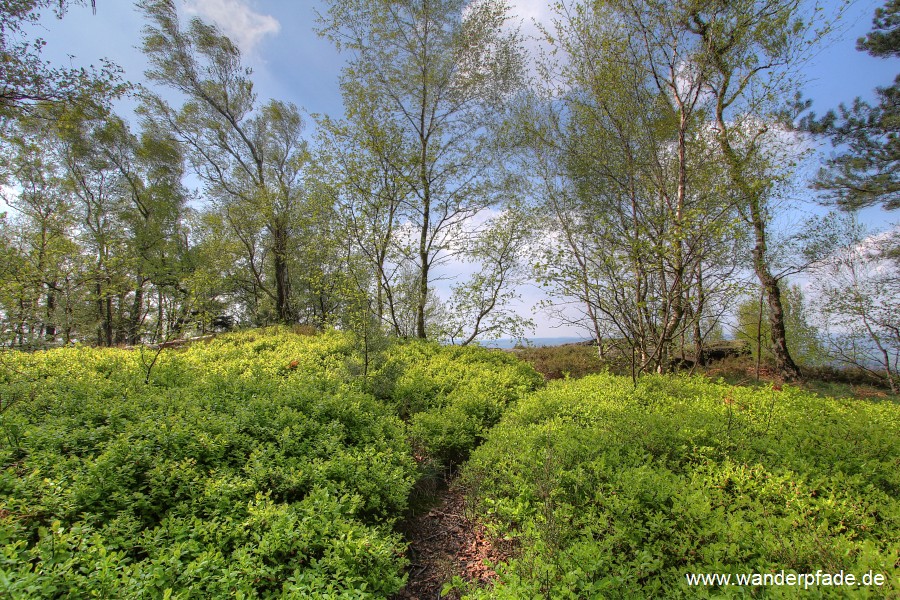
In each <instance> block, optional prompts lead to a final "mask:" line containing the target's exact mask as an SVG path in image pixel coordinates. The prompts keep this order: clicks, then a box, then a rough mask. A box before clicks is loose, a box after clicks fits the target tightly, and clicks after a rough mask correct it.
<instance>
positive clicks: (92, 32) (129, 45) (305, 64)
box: [35, 0, 898, 337]
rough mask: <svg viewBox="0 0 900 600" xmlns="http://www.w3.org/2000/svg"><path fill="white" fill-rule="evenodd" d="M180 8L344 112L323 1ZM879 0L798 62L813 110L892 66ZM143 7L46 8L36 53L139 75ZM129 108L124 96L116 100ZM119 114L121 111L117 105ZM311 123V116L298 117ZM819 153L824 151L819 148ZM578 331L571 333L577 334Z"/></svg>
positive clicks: (867, 88) (875, 218) (299, 100)
mask: <svg viewBox="0 0 900 600" xmlns="http://www.w3.org/2000/svg"><path fill="white" fill-rule="evenodd" d="M176 1H177V2H178V6H179V10H180V11H183V14H185V15H199V16H200V17H202V18H204V19H205V20H210V21H213V22H216V23H217V24H218V25H219V26H220V27H221V28H222V30H223V31H224V32H225V33H226V34H228V35H229V36H230V37H232V39H233V40H235V41H236V42H237V43H238V45H239V46H240V47H241V49H242V51H243V52H244V57H245V62H246V64H248V65H249V66H251V67H252V68H253V70H254V81H255V85H256V90H257V92H258V94H259V96H260V99H261V100H265V99H267V98H277V99H280V100H286V101H291V102H294V103H295V104H296V105H297V106H298V107H300V108H301V110H305V111H306V112H308V113H324V114H329V115H331V116H339V115H340V114H341V113H342V112H343V107H342V104H341V98H340V92H339V89H338V76H339V73H340V70H341V67H342V66H343V62H344V57H342V56H341V55H340V54H339V53H338V52H337V51H336V50H335V49H334V48H333V46H332V45H331V44H330V43H329V42H328V41H327V40H324V39H322V38H320V37H319V36H317V35H316V33H315V32H314V27H315V25H316V23H315V18H316V9H319V10H324V6H323V3H322V2H318V1H303V0H299V1H288V0H176ZM509 3H510V5H511V7H512V13H513V14H514V15H516V16H517V17H519V18H521V19H523V21H524V22H523V31H524V32H525V33H526V34H528V33H534V32H535V28H534V27H533V25H532V24H531V22H532V20H533V19H537V20H538V21H544V22H545V21H546V19H547V18H548V16H549V14H550V10H549V8H548V5H549V0H510V2H509ZM882 4H883V2H878V1H875V0H856V1H853V2H850V3H849V4H848V5H847V10H846V13H845V15H844V17H843V19H842V21H841V24H840V27H839V29H840V31H839V32H838V33H837V34H835V35H833V36H832V37H831V39H830V40H829V43H828V45H826V46H825V47H824V48H822V50H821V51H820V52H819V53H818V54H817V55H816V56H815V57H814V59H813V60H812V61H811V62H810V63H809V64H808V65H807V66H806V68H805V70H804V75H805V77H806V79H807V82H808V83H807V84H806V86H805V88H804V93H805V96H806V97H808V98H810V99H811V100H812V101H813V108H814V110H815V111H816V112H818V113H819V114H821V113H824V112H825V111H826V110H828V109H830V108H834V107H836V106H837V105H838V104H839V103H841V102H844V103H849V102H851V101H852V100H853V98H855V97H856V96H862V97H864V98H871V97H872V96H873V90H874V88H875V87H876V86H879V85H888V84H889V83H890V82H891V81H892V80H893V78H894V76H895V75H896V74H897V66H898V65H897V63H896V62H895V61H894V60H892V59H877V58H873V57H870V56H869V55H867V54H865V53H862V52H858V51H856V49H855V44H856V39H857V38H859V37H861V36H863V35H865V34H866V33H867V32H868V31H869V30H870V29H871V22H872V15H873V12H874V10H875V8H876V7H878V6H881V5H882ZM823 5H824V7H825V12H826V13H827V14H834V13H836V12H837V11H838V9H839V7H841V6H843V5H844V2H843V1H840V0H826V1H825V2H824V4H823ZM142 26H143V22H142V17H141V15H140V13H139V12H138V10H137V9H136V8H135V7H134V6H133V4H132V3H131V2H128V1H122V0H97V11H96V14H92V12H91V10H90V8H85V7H75V8H73V9H72V10H70V12H69V13H68V14H67V15H66V17H65V18H64V19H63V20H61V21H58V20H56V19H52V18H46V19H45V20H44V21H43V22H42V24H41V30H40V31H37V32H35V34H36V35H40V36H41V37H43V38H44V39H45V40H46V41H47V47H46V49H45V56H46V58H47V59H49V60H51V61H52V62H53V63H55V64H71V65H72V66H86V65H90V64H97V62H98V61H99V59H100V58H103V57H105V58H108V59H111V60H112V61H114V62H116V63H117V64H118V65H120V66H121V67H122V68H123V69H124V71H125V78H126V79H128V80H130V81H134V82H141V81H142V80H143V72H144V70H145V69H146V68H147V63H146V61H145V60H144V58H143V56H142V55H141V53H140V51H139V50H138V47H139V46H140V43H141V28H142ZM130 108H131V105H130V104H129V103H124V104H123V105H122V106H120V108H119V110H120V111H122V112H125V113H127V112H128V111H129V110H130ZM123 116H126V117H128V116H129V115H128V114H123ZM307 121H308V124H309V125H311V121H312V120H311V119H307ZM824 151H825V152H826V153H827V152H829V151H830V149H828V148H827V147H825V148H824ZM864 220H865V221H866V222H867V223H869V224H870V225H871V226H873V227H875V228H884V227H886V226H887V225H888V224H889V223H890V222H892V221H896V220H897V218H896V215H890V214H887V213H884V212H882V211H880V210H878V209H872V210H870V211H867V213H866V214H865V216H864ZM523 296H525V299H524V301H523V309H522V312H523V313H524V314H525V315H526V316H531V315H530V314H529V313H530V310H529V308H527V307H530V306H533V305H535V304H536V302H537V300H538V299H539V298H540V295H539V294H538V293H537V292H536V291H535V290H531V289H523ZM534 319H535V321H537V322H538V325H539V327H538V330H537V332H536V335H537V336H541V337H542V336H556V335H568V334H572V333H575V332H574V331H573V330H571V329H554V328H552V327H551V324H550V323H549V321H548V320H547V319H546V318H545V317H543V316H541V315H534ZM576 335H577V334H576Z"/></svg>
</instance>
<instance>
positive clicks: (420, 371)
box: [384, 342, 542, 466]
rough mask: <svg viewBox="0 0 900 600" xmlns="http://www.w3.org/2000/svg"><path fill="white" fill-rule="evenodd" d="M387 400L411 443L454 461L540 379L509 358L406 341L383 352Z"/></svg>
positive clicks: (449, 462)
mask: <svg viewBox="0 0 900 600" xmlns="http://www.w3.org/2000/svg"><path fill="white" fill-rule="evenodd" d="M384 371H385V372H387V373H392V374H394V375H393V376H392V379H393V381H394V383H393V389H392V390H391V391H390V400H389V401H390V402H391V404H392V406H393V407H394V410H395V411H396V412H397V414H399V415H400V416H401V417H402V418H404V419H408V420H409V423H410V435H411V437H412V440H413V443H414V444H415V445H417V446H418V447H420V448H421V449H423V450H425V451H426V452H427V453H428V454H429V455H430V456H431V457H432V458H433V459H436V460H437V461H438V463H439V464H440V465H443V466H451V465H453V464H459V463H460V462H462V461H463V460H465V458H466V457H467V456H468V455H469V452H471V450H472V449H473V448H474V447H475V446H477V445H478V444H479V443H480V442H481V440H482V439H483V438H484V435H485V433H486V432H487V430H488V429H490V428H491V427H493V426H494V425H495V424H496V423H497V422H498V421H499V420H500V416H501V415H502V414H503V411H504V410H505V409H506V408H507V407H508V406H510V405H512V404H513V403H515V402H517V401H519V400H521V399H522V398H523V397H525V395H526V394H528V393H529V392H531V391H533V390H534V389H536V388H537V387H538V386H540V385H541V383H542V378H541V376H540V375H539V374H538V373H537V372H536V371H534V369H532V368H531V367H530V366H528V365H526V364H524V363H522V362H520V361H518V360H517V359H516V358H515V357H514V356H512V355H510V354H508V353H505V352H498V351H496V350H488V349H485V348H480V347H472V346H465V347H459V346H450V347H441V346H439V345H438V344H435V343H428V342H410V343H406V344H403V345H398V346H396V347H394V348H393V349H392V351H391V352H390V353H389V355H388V358H387V362H386V364H385V366H384Z"/></svg>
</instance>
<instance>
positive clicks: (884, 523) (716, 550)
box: [464, 375, 900, 598]
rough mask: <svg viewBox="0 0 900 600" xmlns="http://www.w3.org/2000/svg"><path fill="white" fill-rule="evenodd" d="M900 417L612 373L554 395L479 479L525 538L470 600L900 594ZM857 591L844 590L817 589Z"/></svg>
mask: <svg viewBox="0 0 900 600" xmlns="http://www.w3.org/2000/svg"><path fill="white" fill-rule="evenodd" d="M898 426H900V410H898V407H897V406H896V405H895V404H891V403H869V402H860V401H838V400H833V399H828V398H820V397H817V396H815V395H812V394H808V393H804V392H801V391H799V390H797V389H794V388H790V387H785V388H784V390H776V389H773V388H766V389H750V388H738V387H729V386H726V385H723V384H715V383H709V382H707V381H705V380H702V379H699V378H682V377H646V378H644V379H642V380H640V381H639V383H638V385H637V387H635V388H633V387H632V386H631V382H630V381H629V380H626V379H624V378H618V377H613V376H603V375H598V376H590V377H586V378H584V379H581V380H578V381H565V382H554V383H552V384H551V385H550V386H549V387H548V388H547V389H545V390H543V391H541V392H538V393H535V394H533V395H531V396H529V397H528V398H527V399H525V400H524V401H522V402H520V403H519V404H518V405H517V407H516V408H515V409H513V410H512V411H510V412H509V413H507V415H506V416H505V417H504V419H503V421H502V422H501V423H500V425H498V427H496V428H495V429H494V430H493V431H492V432H491V433H490V435H489V436H488V439H487V441H486V442H485V443H484V445H482V446H481V447H480V448H478V449H477V450H476V451H475V452H474V453H473V455H472V458H471V460H470V462H469V464H468V466H467V468H466V470H465V472H464V477H465V479H466V481H467V482H468V484H469V485H470V486H471V488H472V490H473V492H474V496H475V498H476V499H477V502H478V510H479V512H480V513H481V515H482V516H483V517H485V518H486V519H488V521H489V522H490V523H491V527H492V528H493V530H494V532H495V533H496V534H497V535H500V536H511V537H513V538H514V539H516V540H517V541H518V547H519V549H520V550H519V554H518V556H517V557H516V558H514V559H512V560H511V561H510V562H509V563H508V564H507V565H501V566H500V573H501V579H500V582H499V583H498V584H496V585H495V586H494V588H493V589H488V590H475V591H471V596H470V597H476V598H480V597H484V598H487V597H491V598H535V597H542V598H594V597H631V596H632V595H634V596H640V597H663V596H666V597H688V596H690V597H693V596H696V595H698V594H699V595H704V594H706V595H724V596H742V597H743V596H746V595H747V594H748V593H749V594H753V595H755V594H757V593H761V592H765V593H767V594H769V595H772V596H778V595H779V594H782V595H784V596H789V595H791V594H793V593H795V591H794V590H792V589H790V588H783V589H781V588H774V587H770V588H766V589H765V590H760V589H755V590H750V589H740V588H737V587H734V588H721V589H720V588H702V587H693V588H689V587H687V585H686V579H685V575H686V574H688V573H705V572H721V573H744V572H759V573H768V572H773V571H775V572H777V571H779V570H781V569H785V570H787V571H794V572H803V573H805V572H815V571H816V570H817V569H824V570H826V571H830V572H837V571H839V570H841V569H844V570H845V571H846V572H856V573H865V572H867V571H868V570H870V569H871V570H873V571H874V572H876V573H883V574H885V575H886V576H887V579H888V581H889V582H892V583H889V584H888V587H885V588H882V589H880V590H878V591H877V592H876V593H877V594H884V595H888V596H889V595H891V593H896V591H897V590H896V588H895V587H890V586H896V585H897V584H896V582H897V576H898V574H900V573H898V564H900V563H898V559H900V554H898V549H897V545H896V540H897V539H898V537H900V503H898V500H897V498H898V492H900V469H898V468H897V467H898V462H897V461H898V459H897V457H898V456H900V441H898V439H897V437H896V431H897V428H898ZM817 593H819V594H822V595H828V594H836V595H842V594H843V593H844V590H842V589H840V588H830V589H829V588H820V589H819V590H817Z"/></svg>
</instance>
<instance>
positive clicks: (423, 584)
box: [394, 484, 508, 600]
mask: <svg viewBox="0 0 900 600" xmlns="http://www.w3.org/2000/svg"><path fill="white" fill-rule="evenodd" d="M402 530H403V532H404V533H405V535H406V538H407V539H408V540H409V552H408V555H409V562H410V565H409V569H408V573H409V579H408V581H407V584H406V587H405V588H403V590H401V591H400V592H399V593H398V594H396V595H395V596H394V600H408V599H413V598H414V599H416V600H426V599H427V600H433V599H437V598H441V595H440V594H441V590H442V589H443V587H444V584H446V583H449V582H450V581H451V580H452V579H453V578H454V577H456V576H459V577H461V578H462V579H464V580H465V581H469V582H472V583H476V584H478V585H490V584H491V582H492V581H493V580H494V579H496V577H497V574H496V573H495V572H494V571H493V569H491V567H490V566H489V565H492V564H497V563H498V562H501V561H505V560H506V559H507V555H508V554H507V553H508V549H507V551H504V550H502V549H501V548H500V547H499V545H498V544H494V543H493V542H492V540H491V539H490V537H489V536H488V535H487V534H486V532H485V529H484V527H483V526H481V525H478V524H477V523H475V522H473V521H472V520H470V519H469V518H468V517H467V516H466V502H465V497H464V494H463V490H461V489H459V488H458V487H454V486H453V485H452V484H451V487H450V489H448V490H445V491H444V492H443V493H442V494H441V495H440V500H439V502H438V503H437V504H436V505H435V506H434V507H433V508H431V509H430V510H428V511H426V512H423V513H422V514H419V515H416V516H413V517H411V518H410V519H409V520H407V521H406V523H405V524H404V526H403V527H402ZM458 597H459V596H458V595H456V594H455V593H454V592H450V593H449V594H448V595H447V596H444V598H458Z"/></svg>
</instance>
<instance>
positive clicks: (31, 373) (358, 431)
mask: <svg viewBox="0 0 900 600" xmlns="http://www.w3.org/2000/svg"><path fill="white" fill-rule="evenodd" d="M354 352H355V350H354V344H353V340H352V338H351V337H350V336H348V335H345V334H341V333H336V332H332V333H327V334H322V335H315V336H301V335H295V334H293V333H291V332H289V331H288V330H286V329H279V330H268V331H250V332H245V333H241V334H229V335H224V336H220V337H218V338H216V339H214V340H212V341H208V342H204V343H198V344H194V345H192V346H190V347H188V348H185V349H178V350H166V351H165V352H163V353H162V354H160V356H159V359H158V360H157V361H156V363H155V365H154V366H153V369H152V372H151V374H150V375H151V376H150V378H149V381H150V383H149V384H145V383H144V382H145V381H146V380H147V372H148V369H149V364H150V362H151V360H152V353H149V354H148V353H147V352H146V351H145V352H143V353H142V352H141V351H140V350H123V349H91V348H82V347H73V348H65V349H59V350H52V351H47V352H39V353H34V354H25V353H6V354H4V355H3V357H2V360H3V363H2V369H0V373H2V374H0V394H2V401H3V404H2V408H3V410H2V417H0V418H2V422H0V426H2V436H0V467H2V470H0V596H6V597H16V598H29V597H32V598H53V597H67V598H80V597H117V598H137V597H164V598H168V597H171V598H212V597H238V598H274V597H279V598H281V597H298V598H306V597H310V596H311V595H314V596H315V597H318V598H328V597H353V598H365V597H374V598H380V597H386V596H389V595H390V594H392V593H395V592H396V591H397V590H399V589H400V588H401V587H402V585H403V583H404V580H405V575H404V571H403V569H404V566H405V564H406V559H405V558H404V551H405V542H404V541H403V540H402V539H401V536H400V535H399V534H397V533H396V532H395V529H394V525H395V524H396V522H397V520H398V519H399V518H401V517H402V516H403V515H404V512H405V510H406V507H407V503H408V497H409V494H410V491H411V490H412V488H413V485H414V483H415V481H416V479H417V478H418V477H420V475H421V468H420V467H419V466H417V464H416V460H415V458H414V456H416V455H414V445H413V444H412V443H411V441H410V439H411V438H414V439H420V440H424V441H423V442H422V444H421V445H424V446H427V447H429V448H430V447H438V448H442V446H441V445H440V443H437V442H434V441H429V440H431V438H430V437H429V435H430V432H432V431H433V429H434V428H432V429H429V428H425V427H424V426H420V425H418V424H416V423H415V422H412V421H410V422H409V423H408V422H407V421H409V420H410V414H411V413H409V414H408V412H404V413H403V414H398V412H397V410H396V408H397V407H398V406H409V405H410V402H412V397H413V396H414V394H413V390H415V389H424V388H423V387H422V386H431V387H429V388H428V393H427V394H424V395H422V396H417V398H418V400H417V402H420V404H418V405H417V406H418V407H419V408H420V409H422V411H421V412H422V413H423V414H424V413H426V412H427V410H428V409H431V408H434V409H435V410H438V409H441V410H451V411H454V410H457V409H454V408H452V407H453V406H456V404H454V402H455V400H453V399H454V398H461V396H460V395H459V394H458V393H457V392H456V391H455V390H456V388H457V386H458V385H460V384H463V383H464V384H465V385H467V386H468V385H470V384H472V381H471V379H470V378H471V377H472V375H465V374H464V373H465V372H466V371H467V370H469V369H471V371H472V373H475V374H476V375H477V376H480V374H483V373H484V372H485V370H486V369H490V370H491V371H492V372H501V374H502V372H503V369H504V368H506V371H507V372H508V373H509V378H506V379H503V378H502V377H501V379H499V380H494V381H493V383H491V384H490V386H488V387H485V388H482V389H483V390H484V394H482V395H478V394H475V395H474V396H472V397H473V398H477V401H473V402H474V404H471V405H470V404H465V405H463V406H462V407H461V408H460V409H458V410H459V411H461V412H460V413H459V414H468V413H467V412H466V411H469V410H470V407H471V406H474V407H475V409H477V410H475V409H473V410H472V411H470V412H471V413H472V415H473V416H472V418H471V419H469V420H464V421H465V423H466V425H465V427H467V428H469V430H470V431H471V432H472V435H471V436H470V437H469V438H468V439H469V443H470V444H474V443H475V441H476V440H475V438H476V437H477V436H478V435H481V432H480V430H479V429H478V427H479V426H481V425H482V424H483V425H484V426H487V425H488V424H489V422H490V423H491V424H492V423H493V422H494V421H495V420H496V419H499V412H498V413H497V414H494V413H493V412H491V414H490V415H489V416H488V417H484V419H483V420H482V421H479V422H478V423H477V424H476V423H475V421H474V420H475V419H476V418H481V417H482V416H483V413H484V412H485V411H487V409H486V408H484V407H486V406H487V407H490V408H491V410H493V409H494V408H496V409H497V410H498V411H499V410H500V408H498V407H502V406H505V405H506V404H507V403H508V402H509V401H512V400H514V399H517V398H518V397H519V395H520V393H524V391H525V390H527V389H531V387H533V384H534V382H535V380H536V379H539V377H538V376H537V375H536V374H535V373H534V372H533V371H532V370H530V369H528V368H523V366H522V365H521V364H518V363H515V361H513V360H512V359H508V358H504V357H500V358H496V356H497V353H493V352H489V351H487V350H483V349H477V348H473V349H463V350H460V349H442V348H440V347H438V346H437V345H429V344H425V343H419V342H414V343H412V344H410V345H408V346H404V345H398V346H396V347H394V348H391V349H389V350H388V351H387V354H386V359H385V360H386V364H387V365H388V366H389V368H388V369H386V370H384V371H382V372H381V373H380V374H379V376H380V377H381V381H380V383H379V385H380V386H381V388H380V389H382V390H386V391H387V392H386V394H385V395H383V397H380V398H379V397H376V396H375V395H374V394H373V393H370V391H371V388H372V387H373V385H372V382H371V381H367V380H365V379H362V378H360V377H357V376H356V375H354V372H353V369H352V364H353V361H354ZM413 357H414V358H415V360H412V358H413ZM504 365H505V367H504ZM414 372H415V373H419V374H421V375H422V378H421V379H420V377H419V374H414ZM460 373H462V374H460ZM426 374H430V375H428V377H426V376H425V375H426ZM518 378H523V379H521V380H520V379H518ZM417 381H418V382H419V383H418V384H417V383H416V382H417ZM417 385H418V386H419V387H416V386H417ZM395 392H396V396H395ZM494 393H496V394H497V400H496V406H495V404H492V403H491V400H490V398H488V396H489V395H490V394H494ZM459 402H463V400H459ZM417 410H418V409H417ZM487 412H490V411H487ZM435 414H436V415H438V416H440V413H435ZM454 414H457V413H454ZM401 417H403V418H401ZM437 429H438V430H439V429H440V427H437ZM420 430H421V432H420V433H413V432H419V431H420ZM435 439H442V438H441V434H440V433H438V434H436V437H435ZM416 447H417V448H418V446H416ZM454 449H455V450H458V451H461V452H466V453H467V452H468V451H469V450H471V446H468V447H463V446H459V445H456V446H454ZM417 452H421V448H418V449H417Z"/></svg>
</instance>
